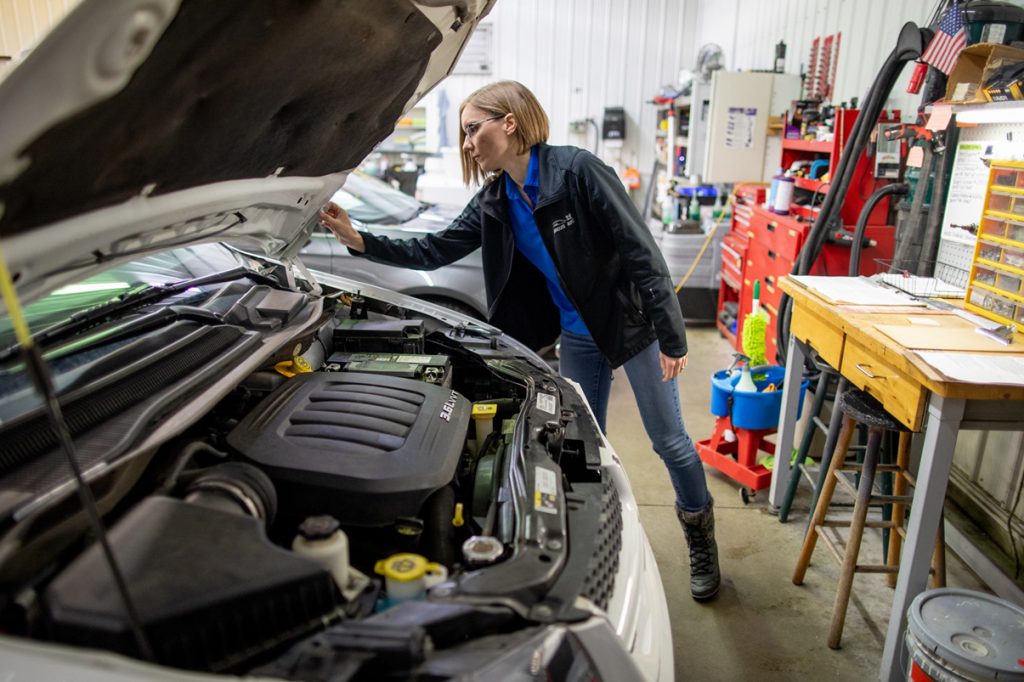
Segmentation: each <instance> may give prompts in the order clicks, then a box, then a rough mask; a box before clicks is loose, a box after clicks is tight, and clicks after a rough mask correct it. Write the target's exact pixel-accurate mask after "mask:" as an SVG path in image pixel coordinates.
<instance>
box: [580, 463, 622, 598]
mask: <svg viewBox="0 0 1024 682" xmlns="http://www.w3.org/2000/svg"><path fill="white" fill-rule="evenodd" d="M603 479H604V489H603V490H602V492H601V514H600V516H599V517H598V531H597V532H598V535H597V538H596V539H595V543H594V544H595V548H594V554H593V556H591V557H590V561H588V562H587V575H586V578H584V580H583V596H584V597H586V598H587V599H590V600H591V601H592V602H594V603H595V604H597V605H598V606H600V607H601V608H602V609H607V608H608V600H609V599H611V596H612V590H614V589H615V574H616V573H618V571H619V553H620V552H621V551H622V502H621V501H620V500H619V491H618V490H617V489H616V488H615V484H614V483H612V479H611V476H608V475H607V474H606V475H604V476H603Z"/></svg>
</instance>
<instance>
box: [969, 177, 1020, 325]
mask: <svg viewBox="0 0 1024 682" xmlns="http://www.w3.org/2000/svg"><path fill="white" fill-rule="evenodd" d="M964 307H965V308H968V309H969V310H972V311H974V312H976V313H978V314H979V315H984V316H985V317H987V318H989V319H992V320H996V321H998V322H1002V323H1004V324H1010V325H1016V327H1017V330H1018V331H1024V161H993V162H992V164H991V170H990V171H989V177H988V190H987V191H986V193H985V210H984V211H983V212H982V215H981V226H980V227H979V228H978V243H977V245H976V246H975V248H974V261H973V262H972V263H971V275H970V279H969V281H968V283H967V298H966V300H965V301H964Z"/></svg>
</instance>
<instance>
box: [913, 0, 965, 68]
mask: <svg viewBox="0 0 1024 682" xmlns="http://www.w3.org/2000/svg"><path fill="white" fill-rule="evenodd" d="M966 45H967V35H966V33H965V32H964V18H963V13H962V12H961V11H960V7H959V6H957V5H953V6H952V7H950V8H949V9H948V10H946V13H945V14H944V15H943V17H942V22H941V23H939V30H938V31H936V32H935V37H934V38H932V42H930V43H928V48H927V49H926V50H925V51H924V54H923V55H921V61H923V62H927V63H928V64H931V65H932V66H934V67H935V68H936V69H938V70H939V71H941V72H942V73H944V74H946V75H947V76H948V75H949V72H950V71H952V70H953V67H954V66H956V60H957V58H958V57H959V56H960V50H962V49H964V47H965V46H966Z"/></svg>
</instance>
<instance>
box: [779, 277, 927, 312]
mask: <svg viewBox="0 0 1024 682" xmlns="http://www.w3.org/2000/svg"><path fill="white" fill-rule="evenodd" d="M790 279H792V280H793V281H795V282H797V283H799V284H801V285H803V286H805V287H807V288H808V289H810V290H811V291H814V292H817V293H818V294H819V295H820V296H822V297H824V298H826V299H828V300H829V301H832V302H833V303H841V304H849V305H866V306H893V305H909V306H924V303H921V302H920V301H915V300H914V299H913V298H911V297H910V296H907V295H906V294H904V293H902V292H899V291H893V290H892V289H889V288H887V287H883V286H881V285H880V284H875V283H874V282H872V281H871V280H869V279H867V278H865V277H814V276H790Z"/></svg>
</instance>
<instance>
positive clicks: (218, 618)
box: [45, 497, 339, 670]
mask: <svg viewBox="0 0 1024 682" xmlns="http://www.w3.org/2000/svg"><path fill="white" fill-rule="evenodd" d="M109 539H110V544H111V548H112V550H113V552H114V556H115V557H116V558H117V562H118V565H119V566H120V568H121V570H122V571H123V573H124V578H125V583H126V584H127V586H128V591H129V592H130V594H131V596H132V600H133V601H134V603H135V607H136V609H137V611H138V614H139V620H140V621H141V625H142V629H143V631H144V632H145V633H146V635H147V638H148V640H149V643H150V646H151V647H152V648H153V653H154V656H155V657H156V660H157V662H158V663H163V664H165V665H173V666H175V667H179V668H193V669H196V670H225V669H227V668H230V667H231V666H234V665H237V664H238V663H241V662H242V661H244V660H247V659H248V658H249V657H251V656H253V655H255V654H258V653H260V652H261V651H266V650H268V649H270V648H272V647H274V646H277V645H278V644H280V643H281V642H282V641H285V640H287V639H288V638H290V637H293V636H296V635H300V634H302V633H305V632H309V631H312V630H313V629H315V628H317V627H319V626H320V624H321V621H322V618H323V616H325V615H327V614H329V613H330V612H331V611H333V610H334V609H335V608H336V606H337V604H338V601H339V598H338V596H337V594H336V590H335V587H334V581H333V579H332V578H331V575H330V573H328V572H327V571H326V570H325V569H324V568H323V567H321V566H320V565H319V564H318V563H316V562H315V561H312V560H310V559H307V558H305V557H301V556H299V555H297V554H294V553H292V552H290V551H288V550H285V549H282V548H280V547H277V546H275V545H273V544H272V543H271V542H270V541H269V540H268V539H267V537H266V535H265V534H264V530H263V522H262V521H261V520H259V519H256V518H252V517H249V516H244V515H242V514H234V513H231V512H225V511H220V510H216V509H209V508H206V507H202V506H198V505H194V504H189V503H188V502H184V501H182V500H177V499H173V498H169V497H150V498H147V499H146V500H144V501H143V502H141V503H140V504H139V505H137V506H136V507H135V508H134V509H133V510H132V511H131V512H129V513H128V515H127V516H126V517H125V518H124V519H122V520H121V521H120V522H119V523H118V524H117V525H116V526H114V527H113V528H112V529H111V531H110V534H109ZM45 604H46V622H47V626H48V629H49V634H50V637H51V638H53V639H55V640H57V641H59V642H65V643H68V644H74V645H78V646H87V647H95V648H98V649H107V650H112V651H117V652H120V653H124V654H128V655H132V656H138V655H140V652H139V651H138V649H137V647H136V643H135V639H134V637H133V636H132V632H131V629H130V627H129V622H128V619H127V617H126V615H125V611H124V606H123V605H122V602H121V597H120V595H119V594H118V591H117V589H116V585H115V583H114V580H113V578H112V577H111V573H110V567H109V566H108V564H107V562H106V561H105V560H104V558H103V555H102V552H101V551H100V548H99V546H98V545H93V546H92V547H90V548H89V549H88V550H86V551H85V552H83V553H82V554H81V555H80V556H79V557H78V558H77V559H75V560H74V561H73V562H72V563H71V564H70V565H69V566H68V567H67V568H66V569H65V570H64V571H63V572H61V574H60V575H58V576H57V577H56V578H55V579H54V581H53V582H52V583H51V584H50V586H49V588H48V589H47V590H46V593H45Z"/></svg>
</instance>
